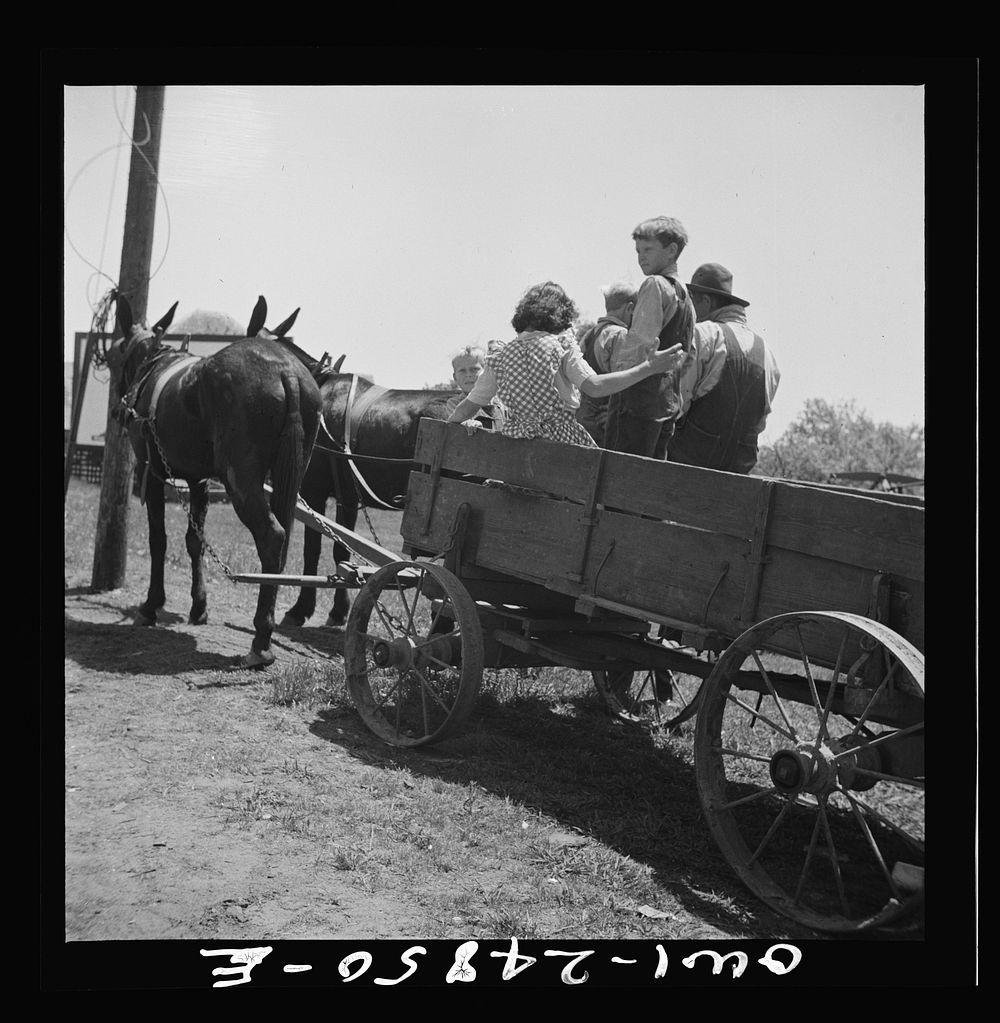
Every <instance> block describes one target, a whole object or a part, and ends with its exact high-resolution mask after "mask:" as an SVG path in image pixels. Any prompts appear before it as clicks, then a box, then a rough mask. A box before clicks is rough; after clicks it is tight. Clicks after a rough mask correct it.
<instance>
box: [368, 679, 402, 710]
mask: <svg viewBox="0 0 1000 1023" xmlns="http://www.w3.org/2000/svg"><path fill="white" fill-rule="evenodd" d="M395 677H396V681H395V682H393V684H392V685H391V686H390V687H389V688H388V689H387V690H386V691H385V693H383V694H382V696H380V697H379V699H377V700H376V701H375V709H376V710H381V709H382V708H383V707H384V706H385V702H386V700H388V699H389V697H390V696H392V694H393V693H395V692H398V691H399V683H400V682H402V681H403V678H402V676H401V675H400V674H399V672H398V671H397V672H396V676H395ZM396 703H397V705H398V704H399V700H398V699H397V700H396Z"/></svg>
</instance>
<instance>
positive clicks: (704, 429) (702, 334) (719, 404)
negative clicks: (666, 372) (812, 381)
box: [667, 263, 781, 474]
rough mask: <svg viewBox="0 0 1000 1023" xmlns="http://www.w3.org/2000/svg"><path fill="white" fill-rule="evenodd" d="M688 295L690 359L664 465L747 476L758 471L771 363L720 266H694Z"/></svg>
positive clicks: (772, 381) (772, 382) (774, 375)
mask: <svg viewBox="0 0 1000 1023" xmlns="http://www.w3.org/2000/svg"><path fill="white" fill-rule="evenodd" d="M688 292H689V293H690V295H691V300H692V302H693V303H694V308H695V312H696V315H697V317H698V322H697V324H696V326H695V337H694V359H693V360H692V361H691V362H690V363H689V364H688V365H687V366H685V367H684V368H683V369H682V370H681V372H680V379H679V391H680V417H679V418H678V420H677V425H676V428H675V431H674V434H673V436H672V437H671V438H670V441H669V444H668V448H667V458H668V459H669V460H670V461H671V462H683V463H685V464H686V465H700V466H702V467H703V468H706V469H721V470H723V471H725V472H738V473H744V474H746V473H749V472H750V470H751V469H752V468H753V467H754V466H755V465H756V464H757V438H758V436H760V434H761V433H762V432H763V431H764V427H765V425H766V424H767V416H768V413H770V411H771V402H772V400H773V399H774V394H775V391H776V390H777V389H778V381H779V379H780V377H781V374H780V373H779V371H778V364H777V362H776V361H775V358H774V355H773V354H772V352H771V351H770V349H769V348H768V347H767V345H766V344H765V343H764V339H763V338H762V337H760V335H758V334H755V333H754V332H753V331H752V330H751V329H750V327H749V326H748V325H747V317H746V308H747V306H748V305H749V304H750V303H749V302H748V301H747V300H746V299H743V298H738V297H737V296H736V295H734V294H733V275H732V274H731V273H730V272H729V271H728V270H727V269H726V268H725V267H724V266H722V265H721V264H719V263H704V264H703V265H702V266H699V267H698V269H697V270H695V272H694V274H693V275H692V276H691V283H690V284H689V285H688Z"/></svg>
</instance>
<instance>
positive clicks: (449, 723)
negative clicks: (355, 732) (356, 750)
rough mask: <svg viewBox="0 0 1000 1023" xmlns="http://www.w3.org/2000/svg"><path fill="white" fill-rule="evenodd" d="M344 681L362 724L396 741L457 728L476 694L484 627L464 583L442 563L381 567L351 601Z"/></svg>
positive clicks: (437, 736)
mask: <svg viewBox="0 0 1000 1023" xmlns="http://www.w3.org/2000/svg"><path fill="white" fill-rule="evenodd" d="M344 664H345V670H346V674H347V688H348V691H349V692H350V694H351V699H352V700H353V701H354V705H355V707H356V708H357V710H358V713H359V714H360V715H361V717H362V718H363V719H364V722H365V724H366V725H367V726H368V727H369V728H370V729H371V730H372V731H373V732H374V733H375V734H376V735H378V736H379V737H380V738H381V739H384V740H385V741H386V742H388V743H390V744H391V745H393V746H408V747H412V746H424V745H427V744H429V743H434V742H440V741H441V740H442V739H447V738H449V737H451V736H453V735H455V734H456V733H457V732H458V731H459V730H460V729H461V727H462V725H463V724H464V722H465V720H466V719H467V718H468V716H469V714H470V713H471V711H472V708H473V707H474V705H475V702H476V698H477V696H478V695H479V687H480V684H481V682H482V675H483V632H482V626H481V625H480V622H479V615H478V613H477V611H476V605H475V604H474V603H473V601H472V598H471V597H470V596H469V592H468V590H466V589H465V587H464V586H463V585H462V583H461V582H460V581H459V580H458V579H457V578H456V577H455V576H454V575H453V574H452V573H451V572H449V571H448V570H447V569H446V568H443V567H441V566H440V565H434V564H429V563H424V562H416V561H400V562H395V563H393V564H391V565H387V566H385V567H384V568H381V569H379V570H378V571H377V572H376V573H375V574H374V575H373V576H372V577H371V578H370V579H369V580H368V582H367V583H366V584H365V585H364V586H363V587H362V589H361V591H360V593H359V594H358V596H357V597H356V598H355V601H354V604H353V606H352V607H351V613H350V616H349V617H348V620H347V630H346V635H345V637H344Z"/></svg>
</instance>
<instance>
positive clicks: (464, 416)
mask: <svg viewBox="0 0 1000 1023" xmlns="http://www.w3.org/2000/svg"><path fill="white" fill-rule="evenodd" d="M482 407H483V406H482V405H479V404H477V403H476V402H474V401H472V400H471V399H469V398H463V399H462V400H461V401H460V402H459V403H458V404H457V405H456V406H455V411H454V412H452V414H451V415H450V416H448V419H447V422H449V423H464V424H465V428H466V430H467V431H468V432H469V433H472V431H473V430H474V429H475V430H479V429H481V428H482V425H483V424H482V423H480V422H477V420H476V419H475V418H474V417H475V415H476V414H477V413H478V412H479V411H480V409H482Z"/></svg>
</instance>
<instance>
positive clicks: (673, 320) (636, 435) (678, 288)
mask: <svg viewBox="0 0 1000 1023" xmlns="http://www.w3.org/2000/svg"><path fill="white" fill-rule="evenodd" d="M632 238H633V240H634V241H635V252H636V257H637V259H638V262H639V268H640V269H641V270H642V272H643V273H644V274H646V275H647V276H646V279H645V280H644V281H643V282H642V285H641V286H640V288H639V293H638V295H637V296H636V302H635V307H634V309H633V311H632V321H631V325H630V327H629V330H628V333H627V334H626V335H625V337H624V338H623V339H622V341H621V343H620V344H619V345H618V346H617V350H616V351H615V353H614V355H613V356H612V361H611V368H612V370H623V369H629V368H630V367H632V366H637V365H639V364H640V363H641V362H642V361H643V360H644V359H645V358H647V357H648V356H649V355H650V354H651V353H652V352H655V351H657V350H658V349H664V348H670V347H671V346H672V345H675V344H680V345H681V347H682V348H683V350H684V351H685V352H688V351H690V349H691V345H692V340H693V335H694V323H695V313H694V308H693V306H692V305H691V299H690V297H689V296H688V293H687V291H686V290H685V288H684V285H683V284H681V283H680V281H679V280H678V273H677V258H678V257H679V256H680V254H681V252H682V251H683V250H684V246H685V245H687V241H688V236H687V232H686V231H685V230H684V226H683V224H681V222H680V221H679V220H676V219H675V218H673V217H653V218H652V219H651V220H644V221H643V222H642V223H641V224H639V225H638V227H636V228H635V230H634V231H633V232H632ZM678 412H679V400H678V395H677V386H676V376H675V374H673V373H667V374H660V375H658V376H655V377H648V378H647V379H645V380H643V381H641V382H640V383H638V384H635V385H634V386H632V387H630V388H628V390H626V391H623V392H621V394H620V395H616V396H614V397H612V399H611V401H610V402H609V404H608V421H607V430H606V433H605V441H606V445H607V447H608V448H610V449H612V450H614V451H625V452H628V453H630V454H633V455H645V456H646V457H647V458H662V457H663V456H664V454H665V451H666V440H667V438H668V437H669V435H670V433H671V431H672V427H673V421H674V419H675V418H676V417H677V415H678Z"/></svg>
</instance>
